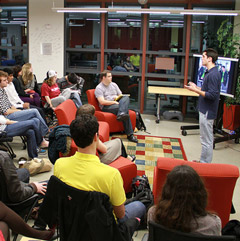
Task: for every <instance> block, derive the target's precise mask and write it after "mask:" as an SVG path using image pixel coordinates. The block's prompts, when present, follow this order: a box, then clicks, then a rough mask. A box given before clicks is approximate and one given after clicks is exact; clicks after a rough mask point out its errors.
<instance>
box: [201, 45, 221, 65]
mask: <svg viewBox="0 0 240 241" xmlns="http://www.w3.org/2000/svg"><path fill="white" fill-rule="evenodd" d="M203 53H206V55H207V57H211V58H212V62H213V63H215V62H216V61H217V59H218V52H217V51H216V50H215V49H211V48H208V49H206V50H204V51H203Z"/></svg>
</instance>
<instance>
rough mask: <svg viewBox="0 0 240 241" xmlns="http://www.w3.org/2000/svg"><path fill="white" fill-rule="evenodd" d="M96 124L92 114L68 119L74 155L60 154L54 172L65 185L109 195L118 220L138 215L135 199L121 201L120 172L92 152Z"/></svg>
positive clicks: (141, 210) (140, 211) (141, 213)
mask: <svg viewBox="0 0 240 241" xmlns="http://www.w3.org/2000/svg"><path fill="white" fill-rule="evenodd" d="M98 128H99V124H98V121H97V119H96V117H95V116H92V115H87V114H83V115H81V116H79V117H77V118H76V119H75V120H73V121H72V123H71V125H70V133H71V136H72V138H73V140H74V142H75V143H76V145H77V147H78V151H77V152H76V153H75V155H74V156H71V157H63V158H60V159H58V160H57V161H56V163H55V165H54V175H55V176H56V177H57V178H59V179H60V180H61V181H63V182H65V183H66V184H68V185H69V186H72V187H75V188H78V189H80V190H84V191H97V192H102V193H105V194H107V195H108V196H109V199H110V203H111V204H112V206H113V211H114V213H115V216H116V217H117V218H118V219H119V221H122V222H123V221H125V220H127V219H128V218H134V217H137V218H141V217H143V216H144V214H145V212H146V208H145V206H144V204H142V203H141V202H139V201H135V202H132V203H129V204H127V205H126V206H125V205H124V202H125V200H126V196H125V192H124V189H123V180H122V177H121V174H120V172H119V171H118V170H117V169H115V168H113V167H111V166H108V165H105V164H103V163H101V162H100V160H99V158H98V157H97V156H96V148H97V144H98V142H99V137H98Z"/></svg>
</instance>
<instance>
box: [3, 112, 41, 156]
mask: <svg viewBox="0 0 240 241" xmlns="http://www.w3.org/2000/svg"><path fill="white" fill-rule="evenodd" d="M19 112H20V111H19ZM21 112H22V111H21ZM39 125H40V121H39V119H37V118H32V119H31V120H26V121H19V122H17V123H14V124H11V125H7V127H6V128H5V131H6V133H7V136H9V137H14V136H26V137H27V151H28V156H29V157H30V158H34V157H37V156H38V152H37V147H38V146H39V145H40V144H41V142H42V140H43V138H42V134H41V133H40V130H39Z"/></svg>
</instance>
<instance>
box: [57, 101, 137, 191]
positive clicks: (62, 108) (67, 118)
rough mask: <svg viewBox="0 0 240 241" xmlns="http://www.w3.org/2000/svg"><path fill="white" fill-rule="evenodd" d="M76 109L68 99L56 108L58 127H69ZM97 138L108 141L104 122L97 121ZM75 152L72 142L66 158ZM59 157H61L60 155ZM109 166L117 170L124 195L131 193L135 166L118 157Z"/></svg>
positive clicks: (107, 128)
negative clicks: (120, 176)
mask: <svg viewBox="0 0 240 241" xmlns="http://www.w3.org/2000/svg"><path fill="white" fill-rule="evenodd" d="M76 111H77V108H76V106H75V104H74V102H73V101H72V100H70V99H68V100H66V101H64V102H63V103H61V104H60V105H59V106H57V107H56V109H55V113H56V115H57V118H58V123H59V125H63V124H66V125H70V124H71V122H72V120H74V119H75V114H76ZM98 123H99V138H100V140H101V141H102V142H105V141H108V140H109V124H108V123H107V122H104V121H99V122H98ZM76 151H77V146H76V144H75V142H74V141H73V140H72V144H71V149H70V153H69V154H68V156H72V155H74V154H75V152H76ZM60 156H63V155H62V154H61V153H60ZM110 166H112V167H115V168H117V169H118V170H119V171H120V173H121V175H122V178H123V183H124V190H125V192H126V193H128V192H131V191H132V187H131V183H132V179H133V178H134V177H136V176H137V166H136V164H135V163H132V162H131V161H129V160H128V159H127V158H124V157H119V158H118V159H117V160H115V161H114V162H112V163H111V164H110Z"/></svg>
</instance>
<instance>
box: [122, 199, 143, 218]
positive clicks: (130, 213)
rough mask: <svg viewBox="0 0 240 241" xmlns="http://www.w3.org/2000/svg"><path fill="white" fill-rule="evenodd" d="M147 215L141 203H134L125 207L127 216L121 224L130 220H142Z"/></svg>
mask: <svg viewBox="0 0 240 241" xmlns="http://www.w3.org/2000/svg"><path fill="white" fill-rule="evenodd" d="M145 213H146V207H145V205H144V204H143V203H141V202H140V201H134V202H131V203H129V204H127V205H125V216H124V217H123V218H121V219H119V222H125V221H126V220H127V219H129V218H136V217H137V218H142V217H143V216H144V215H145Z"/></svg>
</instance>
